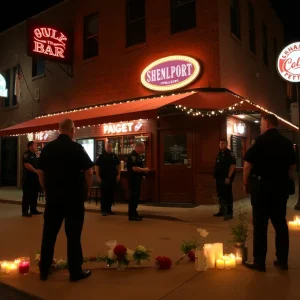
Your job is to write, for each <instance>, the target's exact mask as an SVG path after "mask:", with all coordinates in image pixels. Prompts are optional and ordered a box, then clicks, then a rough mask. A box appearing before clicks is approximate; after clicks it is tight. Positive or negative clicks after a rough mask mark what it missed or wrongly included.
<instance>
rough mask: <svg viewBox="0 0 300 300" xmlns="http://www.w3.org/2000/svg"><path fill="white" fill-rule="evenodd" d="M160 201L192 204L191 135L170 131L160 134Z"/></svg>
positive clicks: (184, 132)
mask: <svg viewBox="0 0 300 300" xmlns="http://www.w3.org/2000/svg"><path fill="white" fill-rule="evenodd" d="M159 157H160V159H159V170H160V174H159V190H160V201H161V202H171V203H192V202H193V194H194V193H193V191H194V184H193V183H194V180H193V161H192V158H193V134H192V133H188V132H186V131H180V130H172V131H162V132H160V156H159Z"/></svg>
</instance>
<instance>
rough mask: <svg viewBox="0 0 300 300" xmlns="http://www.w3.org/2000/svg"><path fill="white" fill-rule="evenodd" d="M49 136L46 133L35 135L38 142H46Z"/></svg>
mask: <svg viewBox="0 0 300 300" xmlns="http://www.w3.org/2000/svg"><path fill="white" fill-rule="evenodd" d="M48 136H49V134H48V133H47V132H46V131H41V132H38V133H36V134H35V140H37V141H46V140H47V138H48Z"/></svg>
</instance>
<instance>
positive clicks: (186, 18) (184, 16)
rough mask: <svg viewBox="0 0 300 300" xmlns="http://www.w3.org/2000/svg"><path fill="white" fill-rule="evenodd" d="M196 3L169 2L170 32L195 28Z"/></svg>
mask: <svg viewBox="0 0 300 300" xmlns="http://www.w3.org/2000/svg"><path fill="white" fill-rule="evenodd" d="M196 25H197V22H196V1H195V0H171V26H172V27H171V32H172V34H173V33H177V32H180V31H184V30H188V29H191V28H195V27H196Z"/></svg>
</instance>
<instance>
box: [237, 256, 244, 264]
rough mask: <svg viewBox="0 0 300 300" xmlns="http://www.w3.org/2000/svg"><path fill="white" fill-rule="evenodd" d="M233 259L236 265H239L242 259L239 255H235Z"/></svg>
mask: <svg viewBox="0 0 300 300" xmlns="http://www.w3.org/2000/svg"><path fill="white" fill-rule="evenodd" d="M235 261H236V264H237V265H241V264H242V262H243V259H242V257H240V256H236V257H235Z"/></svg>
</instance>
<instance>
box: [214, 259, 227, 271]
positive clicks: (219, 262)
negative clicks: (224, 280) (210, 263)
mask: <svg viewBox="0 0 300 300" xmlns="http://www.w3.org/2000/svg"><path fill="white" fill-rule="evenodd" d="M224 265H225V261H224V260H223V259H221V258H219V259H217V260H216V266H217V269H220V270H223V269H224Z"/></svg>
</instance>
